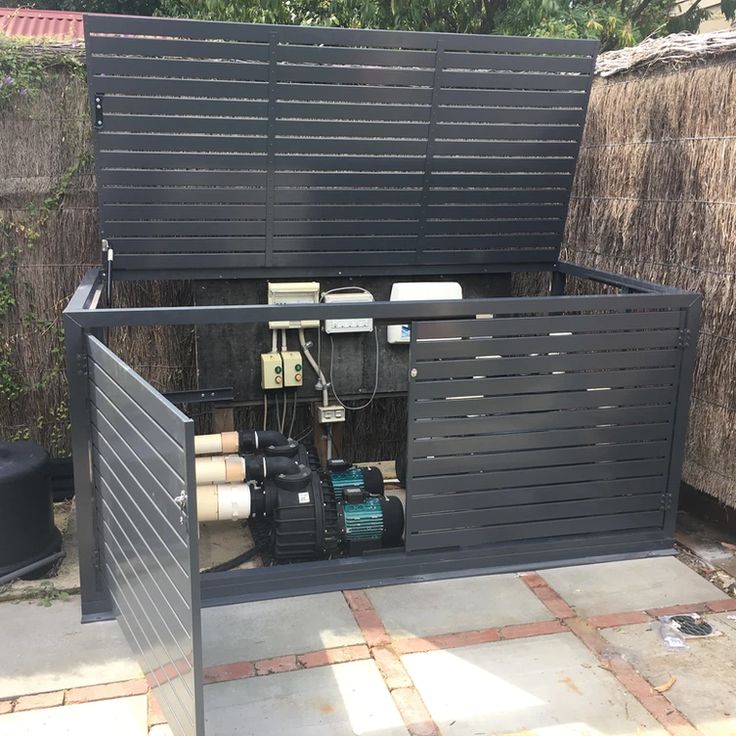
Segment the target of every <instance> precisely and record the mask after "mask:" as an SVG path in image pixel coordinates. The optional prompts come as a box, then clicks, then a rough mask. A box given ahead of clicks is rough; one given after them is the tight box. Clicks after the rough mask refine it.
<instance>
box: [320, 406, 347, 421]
mask: <svg viewBox="0 0 736 736" xmlns="http://www.w3.org/2000/svg"><path fill="white" fill-rule="evenodd" d="M317 420H318V421H319V423H320V424H334V423H335V422H344V421H345V409H344V408H343V407H342V406H340V404H330V405H329V406H318V407H317Z"/></svg>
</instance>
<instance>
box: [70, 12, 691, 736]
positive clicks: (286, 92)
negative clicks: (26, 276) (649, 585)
mask: <svg viewBox="0 0 736 736" xmlns="http://www.w3.org/2000/svg"><path fill="white" fill-rule="evenodd" d="M85 33H86V50H87V64H88V79H89V92H90V106H91V111H92V124H93V128H94V147H95V165H96V172H97V187H98V192H99V209H100V226H101V233H102V237H103V238H104V239H105V240H106V241H107V243H108V245H109V248H110V250H109V254H110V256H112V260H111V261H108V262H106V263H105V265H104V269H94V270H92V271H90V272H89V273H88V274H87V275H86V276H85V277H84V279H83V281H82V283H81V285H80V286H79V289H78V290H77V292H76V293H75V294H74V296H73V298H72V300H71V301H70V303H69V306H68V307H67V309H66V312H65V329H66V346H67V348H66V349H67V359H68V374H69V386H70V409H71V420H72V434H73V454H74V475H75V488H76V499H77V509H78V524H79V543H80V559H81V587H82V601H83V603H82V605H83V615H84V618H85V620H89V621H92V620H96V619H100V618H106V617H110V616H112V615H114V616H115V617H116V618H117V619H118V621H119V622H120V625H121V627H122V628H123V629H124V631H125V633H126V635H127V637H128V639H129V641H130V642H131V645H132V646H133V648H134V649H135V650H136V652H137V653H138V655H139V658H140V662H141V665H142V666H143V668H144V670H145V672H146V674H147V675H148V676H149V678H150V680H151V681H152V682H153V683H155V689H156V695H157V697H158V699H159V701H160V703H161V706H162V708H163V710H164V713H165V714H166V716H167V718H168V719H169V722H170V725H171V728H172V730H173V732H174V733H175V734H176V736H194V735H195V734H203V733H204V729H205V725H204V723H205V720H204V704H203V684H202V643H201V642H202V633H201V617H200V611H201V606H202V605H207V606H214V605H221V604H225V603H232V602H236V601H238V602H243V601H249V600H258V599H263V598H269V597H276V596H289V595H298V594H303V593H308V592H318V591H330V590H339V589H343V588H355V587H363V586H367V585H371V586H375V585H385V584H391V583H396V582H399V581H404V582H406V581H414V580H425V579H428V578H441V577H450V576H460V575H473V574H479V573H483V572H489V571H501V570H518V569H523V568H530V567H544V566H550V565H557V564H560V563H564V562H568V561H576V562H580V561H586V560H588V561H592V560H600V559H607V558H615V557H618V558H620V557H626V556H637V555H649V554H667V553H670V552H671V551H672V538H673V533H674V525H675V514H676V508H677V495H678V487H679V483H680V467H681V463H682V456H683V448H684V442H685V434H686V428H687V415H688V404H689V394H690V388H691V381H692V372H693V363H694V356H695V345H696V339H697V332H698V321H699V314H700V297H699V296H698V295H697V294H694V293H688V292H683V291H680V290H677V289H673V288H668V287H665V286H660V285H656V284H651V283H644V282H641V281H637V280H635V279H630V278H626V277H623V276H619V275H614V274H607V273H602V272H598V271H594V270H591V269H588V268H584V267H581V266H577V265H574V264H570V263H565V262H561V261H560V260H559V250H560V245H561V241H562V236H563V230H564V224H565V216H566V212H567V205H568V199H569V196H570V189H571V185H572V178H573V175H574V170H575V162H576V158H577V153H578V149H579V145H580V139H581V136H582V130H583V124H584V121H585V111H586V107H587V101H588V96H589V92H590V85H591V80H592V74H593V68H594V63H595V54H596V51H597V46H596V43H595V42H593V41H587V40H576V41H572V40H555V39H541V38H513V37H494V36H465V35H460V34H457V35H456V34H435V33H410V32H394V31H363V30H345V29H333V28H329V29H328V28H307V27H290V26H267V25H248V24H235V23H207V22H199V21H188V20H170V19H158V18H136V17H124V16H94V15H90V16H86V18H85ZM512 272H537V273H542V274H545V273H546V274H548V276H549V279H550V290H549V294H548V295H546V296H539V297H510V296H506V297H495V296H494V297H488V296H477V297H476V296H473V297H472V298H466V299H462V300H454V301H420V302H411V301H408V302H388V301H381V300H378V301H374V302H370V303H362V304H349V303H340V302H337V303H329V304H325V303H320V304H311V305H305V306H277V305H271V306H269V305H267V304H253V303H245V304H208V305H206V306H176V307H155V308H154V307H152V308H137V309H131V308H121V307H115V306H114V305H111V303H110V302H109V295H110V293H111V289H112V282H113V281H116V280H123V279H125V280H131V281H136V280H143V279H242V280H246V279H247V280H250V281H249V282H248V283H259V284H261V285H262V284H263V280H265V279H286V278H292V279H293V278H309V279H312V278H325V279H335V278H338V277H340V278H364V277H380V276H384V277H395V276H407V277H409V276H413V277H417V276H418V277H423V278H444V277H448V278H452V279H457V280H461V279H462V278H463V277H469V276H471V275H473V276H474V277H475V278H476V279H477V278H478V276H479V275H482V274H488V279H489V281H490V280H491V279H492V278H495V277H496V275H498V274H508V273H512ZM571 278H575V279H576V280H579V281H586V282H589V283H596V284H603V285H604V288H603V289H601V290H600V291H599V293H591V294H587V295H577V294H569V293H566V280H568V279H571ZM488 293H493V292H492V291H489V292H488ZM334 318H340V319H346V318H349V319H355V318H372V319H373V320H374V322H375V323H376V324H380V325H386V324H389V323H397V322H404V323H411V325H412V329H411V343H410V345H409V346H408V362H407V363H406V369H407V373H408V391H407V401H408V423H407V431H406V435H407V448H408V453H407V454H408V469H407V481H406V492H407V493H406V528H405V535H404V546H403V548H401V549H392V550H384V551H382V553H381V554H366V555H363V556H356V557H346V558H340V559H328V560H321V561H315V562H303V563H298V564H291V565H275V566H271V567H263V568H258V569H252V570H233V571H229V572H222V573H212V574H208V575H206V576H202V578H201V579H200V572H199V557H198V550H197V509H196V485H195V483H196V481H195V477H194V466H195V465H194V464H195V457H194V424H193V421H192V419H191V418H189V417H187V416H186V415H185V414H183V413H182V412H181V411H180V410H179V409H178V408H176V406H174V405H173V404H172V403H171V402H170V401H169V400H168V399H167V398H166V397H165V396H164V395H162V394H161V393H159V392H158V391H157V390H155V389H154V388H153V387H151V386H150V385H149V384H148V383H146V382H145V381H144V380H143V379H142V378H141V377H140V376H138V375H137V374H136V373H135V371H133V370H132V369H131V368H130V367H129V366H127V365H126V364H125V363H124V361H123V360H122V359H121V358H120V357H118V356H117V355H115V354H114V353H113V352H112V351H111V350H110V348H109V347H107V345H106V339H105V338H106V334H107V332H108V330H112V329H115V328H118V327H121V326H131V325H132V326H135V325H168V326H177V325H193V326H203V325H215V326H222V325H254V324H263V323H266V322H268V321H269V320H301V319H313V320H320V321H324V320H325V319H334Z"/></svg>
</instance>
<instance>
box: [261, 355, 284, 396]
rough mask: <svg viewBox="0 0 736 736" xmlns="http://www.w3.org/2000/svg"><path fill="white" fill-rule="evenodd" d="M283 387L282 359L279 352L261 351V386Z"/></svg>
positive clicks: (266, 387) (267, 387)
mask: <svg viewBox="0 0 736 736" xmlns="http://www.w3.org/2000/svg"><path fill="white" fill-rule="evenodd" d="M283 387H284V361H283V359H282V358H281V353H261V388H264V389H272V388H283Z"/></svg>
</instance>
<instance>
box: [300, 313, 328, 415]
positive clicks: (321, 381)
mask: <svg viewBox="0 0 736 736" xmlns="http://www.w3.org/2000/svg"><path fill="white" fill-rule="evenodd" d="M299 344H300V345H301V346H302V350H303V351H304V355H305V356H306V358H307V360H308V361H309V364H310V365H311V366H312V368H313V369H314V372H315V373H316V374H317V378H318V379H319V384H320V385H321V390H322V406H328V405H329V403H330V397H329V394H328V393H327V379H326V378H325V374H324V373H323V372H322V369H321V368H320V367H319V364H318V363H317V361H316V360H315V359H314V356H313V355H312V353H311V352H310V351H309V346H308V345H307V338H306V337H305V336H304V328H302V327H300V328H299Z"/></svg>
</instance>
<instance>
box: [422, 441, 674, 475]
mask: <svg viewBox="0 0 736 736" xmlns="http://www.w3.org/2000/svg"><path fill="white" fill-rule="evenodd" d="M668 448H669V443H668V442H640V443H635V444H620V445H615V446H612V447H608V446H601V445H591V446H589V447H588V446H586V447H565V448H555V449H552V450H529V451H525V450H520V451H519V452H515V453H497V454H491V455H471V456H467V455H463V456H461V457H438V458H431V459H415V460H414V461H413V463H412V464H413V467H414V476H415V477H417V478H419V477H422V476H428V475H429V476H436V475H450V474H455V473H473V472H480V471H483V472H486V471H488V472H492V471H494V470H513V469H515V468H541V467H547V466H550V465H576V464H584V463H594V462H601V461H610V460H646V459H655V460H656V459H659V458H664V457H666V456H667V452H668Z"/></svg>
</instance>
